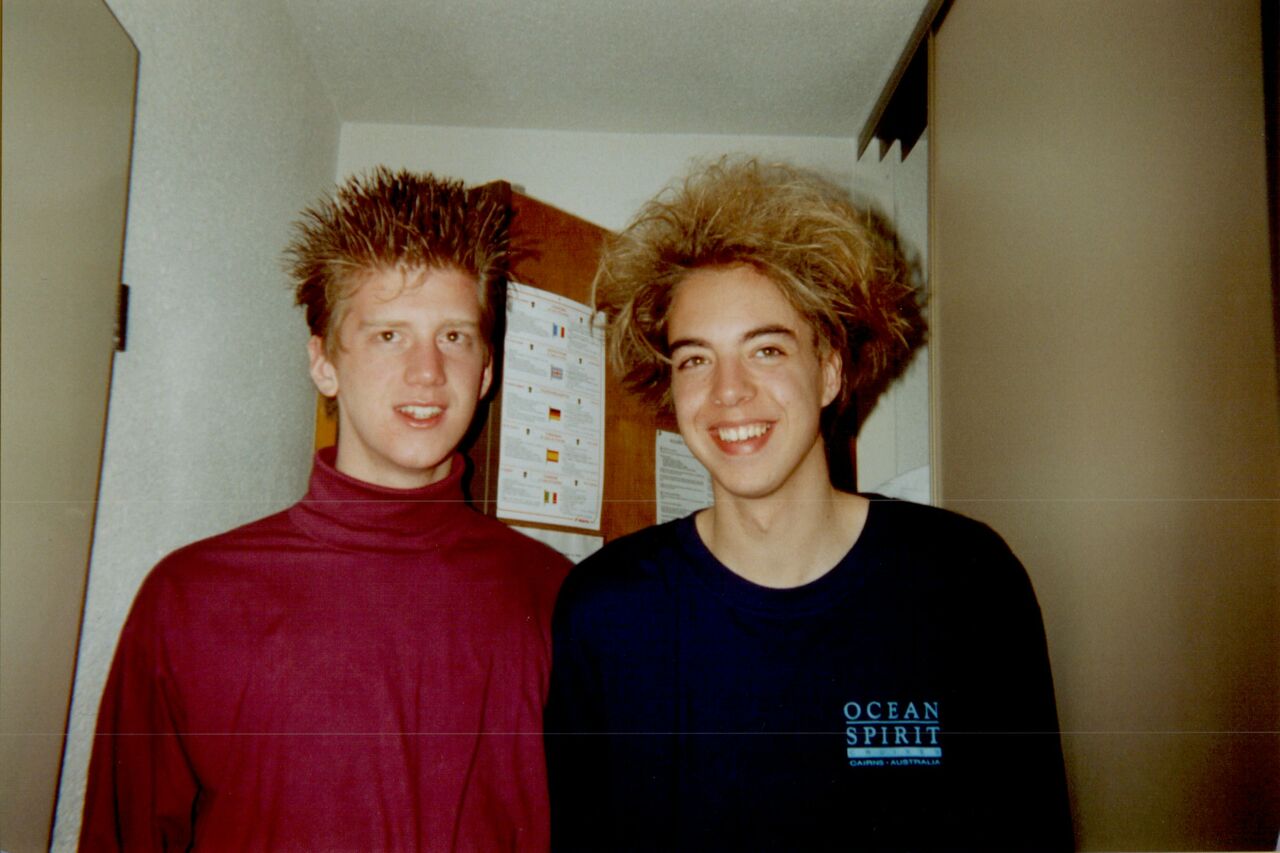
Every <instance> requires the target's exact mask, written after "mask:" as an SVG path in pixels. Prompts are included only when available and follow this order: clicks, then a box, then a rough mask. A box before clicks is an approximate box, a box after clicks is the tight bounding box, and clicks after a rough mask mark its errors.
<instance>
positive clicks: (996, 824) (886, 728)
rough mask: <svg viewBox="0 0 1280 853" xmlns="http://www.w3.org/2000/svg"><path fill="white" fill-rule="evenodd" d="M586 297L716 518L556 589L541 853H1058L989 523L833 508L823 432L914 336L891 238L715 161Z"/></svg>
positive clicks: (1055, 752)
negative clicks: (973, 851) (666, 418)
mask: <svg viewBox="0 0 1280 853" xmlns="http://www.w3.org/2000/svg"><path fill="white" fill-rule="evenodd" d="M596 293H597V295H596V302H597V306H598V307H599V308H600V309H601V310H603V311H604V312H605V314H606V316H607V318H608V345H609V351H610V356H611V360H612V363H613V365H614V367H615V368H616V369H617V370H618V371H619V372H620V373H621V374H622V375H623V377H624V378H625V380H626V382H627V383H628V384H629V385H630V386H631V387H632V388H633V389H634V390H636V391H638V392H639V393H640V394H642V395H644V397H645V398H647V399H648V400H649V401H650V402H651V403H652V404H653V405H654V406H655V407H661V406H664V405H671V406H673V407H674V410H675V416H676V420H677V423H678V425H679V429H680V433H681V435H682V436H683V438H684V440H685V443H686V444H687V445H688V446H689V448H690V450H691V451H692V452H693V454H694V455H695V456H696V457H697V458H698V459H699V460H700V461H701V462H702V463H703V464H704V465H705V466H706V468H707V470H708V471H709V472H710V473H711V478H712V484H713V491H714V503H713V504H712V506H710V507H708V508H706V509H704V510H702V511H700V512H697V513H695V514H693V515H691V516H689V517H686V518H682V519H679V520H677V521H674V522H670V523H667V524H663V525H660V526H656V527H651V528H649V529H647V530H643V531H640V532H638V533H635V534H632V535H631V536H628V537H625V538H623V539H620V540H618V541H615V542H613V543H611V544H610V545H608V546H606V547H605V548H604V549H603V550H601V551H600V552H598V553H597V554H595V555H593V556H592V557H591V558H589V559H588V560H586V561H585V562H583V563H582V564H580V565H579V566H578V567H577V568H576V569H575V570H574V571H573V572H571V574H570V576H569V578H568V580H567V581H566V582H565V585H564V588H563V589H562V591H561V595H560V600H559V602H558V604H557V607H556V616H555V620H554V627H553V638H554V640H553V646H554V655H553V660H554V664H553V667H552V676H551V696H550V699H549V701H548V706H547V713H546V726H547V749H548V765H549V770H550V778H551V805H552V846H553V849H561V850H585V849H591V850H596V849H664V850H677V849H686V850H699V851H704V850H720V849H724V850H753V851H755V850H817V849H831V848H836V849H875V850H880V849H902V850H929V849H966V848H983V849H988V848H990V849H1011V848H1012V849H1028V850H1042V849H1059V848H1069V847H1070V846H1071V843H1072V839H1071V824H1070V815H1069V810H1068V806H1067V799H1066V787H1065V779H1064V773H1063V763H1062V753H1061V747H1060V744H1059V735H1058V723H1057V714H1056V710H1055V705H1054V696H1053V685H1052V680H1051V677H1050V672H1049V663H1048V658H1047V653H1046V648H1045V638H1044V630H1043V627H1042V624H1041V619H1040V611H1039V607H1038V605H1037V603H1036V599H1035V595H1034V593H1033V592H1032V589H1031V585H1030V583H1029V581H1028V579H1027V575H1026V573H1025V572H1024V571H1023V568H1022V566H1021V565H1020V564H1019V563H1018V561H1017V559H1016V558H1015V557H1014V556H1013V555H1012V554H1011V553H1010V551H1009V549H1008V548H1007V547H1006V546H1005V544H1004V542H1003V541H1002V540H1001V539H1000V537H999V536H997V535H996V534H995V533H993V532H992V531H991V530H990V529H988V528H987V527H985V526H983V525H982V524H979V523H977V522H975V521H971V520H969V519H966V518H963V517H961V516H959V515H955V514H953V513H950V512H946V511H943V510H939V509H935V508H931V507H926V506H919V505H914V504H909V503H905V502H900V501H894V500H888V499H885V498H881V497H878V496H874V495H872V496H863V495H857V494H850V493H847V492H843V491H840V490H838V489H836V488H835V487H834V486H833V485H832V483H831V479H830V476H829V469H828V462H827V456H826V452H825V451H826V441H825V440H824V437H823V435H824V430H823V427H824V423H826V422H830V421H831V420H832V419H833V417H834V415H835V414H836V413H837V412H838V409H839V407H840V406H842V405H844V404H845V403H846V402H847V401H848V400H849V398H850V396H851V395H852V394H853V393H854V392H856V391H857V390H858V389H860V388H865V387H874V386H875V385H876V383H878V382H880V381H881V380H882V379H883V378H884V374H885V372H886V371H890V370H892V369H894V368H895V366H898V365H901V363H902V362H903V360H904V359H905V357H906V356H907V355H908V353H909V351H910V347H911V345H912V343H913V341H915V340H917V339H918V337H919V334H920V333H921V332H922V328H923V327H922V325H921V322H920V314H919V308H918V306H917V302H916V297H915V293H914V291H913V288H912V284H911V275H910V270H909V268H908V265H907V264H906V262H905V261H904V260H903V257H902V254H901V252H900V250H899V248H898V245H897V241H896V239H895V238H894V237H893V236H892V234H891V233H890V232H889V231H888V230H887V228H886V227H885V226H884V225H883V223H882V222H881V220H879V219H878V218H877V217H875V216H873V215H872V214H870V213H868V212H866V211H863V210H860V209H859V208H857V207H856V206H854V205H853V204H852V203H851V202H849V200H848V199H847V196H846V195H845V194H844V193H843V192H841V191H839V190H838V189H836V188H834V187H833V186H832V185H831V184H829V183H827V182H825V181H823V180H821V179H819V178H817V177H815V176H813V175H810V174H808V173H805V172H802V171H800V170H797V169H794V168H790V167H787V166H782V165H765V164H761V163H759V162H756V161H753V160H743V159H726V160H722V161H720V162H718V163H715V164H712V165H710V166H709V167H705V168H703V169H702V170H700V171H698V172H696V173H694V174H693V175H692V176H691V177H689V178H688V179H687V180H685V181H684V182H683V183H681V184H677V185H675V186H674V187H672V188H670V189H669V190H667V191H666V192H664V193H663V194H661V195H660V196H658V197H657V198H656V199H654V200H653V201H651V202H649V203H648V204H647V205H646V206H645V207H644V208H642V209H641V211H640V213H639V214H638V216H637V217H636V219H635V220H634V221H633V222H632V223H631V225H630V226H629V227H628V228H627V229H626V230H625V231H623V232H622V233H621V234H620V235H618V236H617V237H616V238H615V239H613V241H612V242H611V243H610V244H609V245H608V246H607V247H606V251H605V255H604V258H603V260H602V263H601V268H600V272H599V277H598V280H597V291H596Z"/></svg>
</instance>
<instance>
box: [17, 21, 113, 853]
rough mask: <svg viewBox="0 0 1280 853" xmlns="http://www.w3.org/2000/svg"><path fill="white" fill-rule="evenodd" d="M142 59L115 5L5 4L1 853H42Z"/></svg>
mask: <svg viewBox="0 0 1280 853" xmlns="http://www.w3.org/2000/svg"><path fill="white" fill-rule="evenodd" d="M137 55H138V54H137V51H136V50H135V49H134V47H133V44H132V42H131V41H130V40H129V38H128V36H127V35H126V34H125V32H124V30H123V29H122V28H121V27H120V25H119V24H118V23H117V22H116V20H115V18H114V17H113V16H112V14H111V12H110V10H109V9H108V8H107V6H106V4H105V3H104V2H103V0H4V60H3V61H4V69H3V73H4V78H3V80H4V122H3V134H4V137H3V144H4V149H3V163H4V166H3V170H4V173H3V193H4V202H3V237H2V240H3V246H2V247H0V252H2V253H3V271H2V273H0V275H2V278H0V283H2V287H3V290H2V291H0V293H2V299H3V306H2V314H0V317H2V323H3V326H2V328H0V347H2V353H0V358H2V359H3V361H2V363H0V370H2V373H0V395H2V396H0V466H2V470H0V849H3V850H5V851H7V853H25V851H29V850H45V849H47V848H48V845H49V832H50V826H51V822H52V818H53V807H54V798H55V792H56V790H57V788H56V785H57V778H58V770H59V767H60V765H61V760H62V747H63V732H64V730H65V728H66V719H67V707H68V704H69V702H70V698H71V681H72V674H73V671H74V665H75V653H76V643H77V639H78V636H79V631H80V618H81V611H82V608H83V602H84V586H85V578H86V574H87V568H88V557H89V545H90V541H91V539H92V535H93V519H94V508H95V503H96V497H97V491H98V474H99V470H100V462H101V456H102V439H103V425H104V422H105V417H106V409H107V394H108V386H109V384H110V376H111V358H112V351H113V329H114V325H115V314H116V309H115V306H116V292H117V285H118V283H119V281H120V259H121V251H122V248H123V237H124V220H125V203H126V197H127V192H128V184H129V152H130V142H131V139H132V132H133V131H132V128H133V100H134V83H135V80H136V69H137Z"/></svg>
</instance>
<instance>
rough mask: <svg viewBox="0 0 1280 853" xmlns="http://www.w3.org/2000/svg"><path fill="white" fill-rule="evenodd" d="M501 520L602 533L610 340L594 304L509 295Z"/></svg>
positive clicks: (545, 294)
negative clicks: (606, 371)
mask: <svg viewBox="0 0 1280 853" xmlns="http://www.w3.org/2000/svg"><path fill="white" fill-rule="evenodd" d="M504 341H505V344H504V347H505V349H504V353H503V361H502V427H501V432H500V439H499V450H498V508H497V512H498V517H499V518H505V519H508V520H512V521H540V522H543V523H545V524H557V525H562V526H565V527H580V528H584V529H590V530H597V529H599V527H600V503H601V497H602V495H601V490H602V486H603V483H604V333H603V332H602V331H601V330H599V329H598V328H593V325H592V311H591V308H590V307H589V306H587V305H584V304H582V303H581V302H575V301H573V300H572V299H567V298H565V297H563V296H560V295H558V294H555V293H551V292H549V291H546V290H540V289H538V288H536V287H531V286H529V285H526V284H520V283H518V282H511V283H510V284H509V285H508V287H507V331H506V337H505V339H504Z"/></svg>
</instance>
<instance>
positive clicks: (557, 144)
mask: <svg viewBox="0 0 1280 853" xmlns="http://www.w3.org/2000/svg"><path fill="white" fill-rule="evenodd" d="M877 146H878V143H877V144H873V145H872V146H871V147H870V148H868V150H867V152H866V154H865V155H864V156H863V157H862V159H861V161H859V160H858V159H857V157H856V143H855V141H854V140H853V139H845V138H825V137H780V136H711V135H678V134H626V133H580V132H568V131H537V130H496V129H479V128H456V127H426V126H417V125H388V124H354V123H348V124H345V125H343V128H342V143H341V146H340V147H339V151H338V175H339V176H340V177H341V178H345V177H346V176H347V175H350V174H353V173H356V172H360V171H363V170H365V169H368V168H371V167H373V166H376V165H378V164H385V165H388V166H392V167H395V168H400V167H403V168H410V169H419V170H425V171H432V172H435V173H437V174H442V175H449V176H452V177H456V178H461V179H462V180H464V181H466V182H468V183H483V182H486V181H494V180H507V181H510V182H511V183H513V184H516V185H517V186H519V187H521V188H522V189H523V191H524V192H525V193H526V194H528V195H530V196H533V197H534V198H537V199H539V200H540V201H545V202H547V203H549V204H553V205H555V206H557V207H559V208H561V209H562V210H565V211H568V212H569V213H572V214H575V215H577V216H580V217H582V218H584V219H587V220H590V221H592V222H594V223H596V224H597V225H601V226H603V227H605V228H609V229H611V230H618V229H620V228H622V227H623V226H625V225H626V224H627V222H628V221H629V220H630V218H631V216H632V215H633V214H634V213H635V212H636V210H637V209H638V208H639V207H640V205H641V204H643V203H644V202H646V201H647V200H648V199H649V198H650V197H652V196H653V195H654V194H655V193H656V192H657V191H658V190H660V189H661V188H662V187H664V186H666V185H667V184H668V183H669V182H670V181H672V180H673V179H674V178H676V177H678V176H680V175H683V174H684V173H685V172H686V171H687V170H688V168H689V164H690V161H691V160H693V159H694V158H714V157H718V156H719V155H721V154H727V153H747V154H757V155H760V156H762V157H766V158H777V159H782V160H787V161H790V162H792V163H795V164H797V165H800V166H805V167H808V168H812V169H815V170H817V171H819V172H821V173H823V174H825V175H826V176H828V177H829V178H831V179H832V180H835V181H836V182H837V183H839V184H841V185H843V186H846V187H850V188H851V189H852V190H853V192H854V194H855V196H857V197H858V198H859V199H860V200H863V201H866V202H870V203H872V204H874V205H876V206H877V207H879V208H880V210H881V211H882V212H883V213H885V214H886V215H888V216H889V218H890V219H891V221H893V222H895V223H897V225H898V227H899V230H900V232H901V236H902V238H903V241H904V244H905V247H906V248H907V250H908V252H909V253H910V252H914V253H917V254H918V255H919V257H920V260H921V264H922V267H923V264H924V262H925V260H926V257H925V254H924V253H925V246H926V240H927V225H928V210H927V201H928V190H927V187H928V139H927V137H925V138H922V139H921V141H920V142H919V144H918V145H917V146H916V147H915V148H914V149H913V150H912V152H911V156H910V157H908V158H907V160H906V161H901V160H900V156H899V150H898V148H897V146H896V144H895V147H894V148H893V149H892V150H891V151H890V152H889V153H888V156H886V157H885V158H884V160H883V161H881V160H879V157H878V154H879V149H878V147H877ZM928 399H929V394H928V354H927V352H924V351H922V352H921V353H919V354H918V355H917V357H916V359H915V360H914V361H913V363H912V365H911V368H910V369H909V371H908V372H907V374H906V375H905V376H904V377H903V378H902V379H901V380H899V382H897V383H895V384H894V385H893V386H892V387H891V388H890V389H889V390H888V391H887V392H886V393H885V394H884V396H883V397H882V398H881V401H880V403H879V404H878V405H877V407H876V410H875V411H874V412H873V413H872V416H871V417H870V418H869V419H868V421H867V423H866V425H865V426H864V427H863V430H862V433H861V435H860V437H859V442H858V468H859V471H858V481H859V487H860V488H864V489H879V490H883V491H886V492H888V493H890V494H894V495H899V496H903V497H911V498H913V499H916V500H924V501H927V500H928V499H929V492H928V479H929V473H928V471H929V468H928V463H929V418H928Z"/></svg>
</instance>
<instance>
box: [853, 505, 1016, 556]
mask: <svg viewBox="0 0 1280 853" xmlns="http://www.w3.org/2000/svg"><path fill="white" fill-rule="evenodd" d="M866 497H867V498H869V499H870V500H871V505H872V508H871V514H870V518H871V519H872V522H871V524H872V525H874V526H873V527H872V529H873V530H874V531H875V535H876V537H877V539H879V540H882V541H883V542H884V543H886V544H889V543H893V544H896V545H899V546H901V547H903V548H908V549H911V548H914V549H929V550H937V551H946V552H948V553H951V554H957V553H959V554H970V553H972V554H975V555H977V556H984V555H991V554H998V553H1008V551H1009V546H1008V545H1007V544H1006V543H1005V541H1004V539H1003V538H1001V536H1000V534H998V533H996V532H995V531H994V530H992V529H991V528H990V527H989V526H987V525H986V524H984V523H983V522H981V521H978V520H976V519H973V518H969V517H968V516H965V515H961V514H960V513H958V512H953V511H951V510H948V509H942V508H940V507H935V506H928V505H926V504H917V503H911V502H910V501H903V500H898V499H897V498H886V497H883V496H881V495H867V496H866Z"/></svg>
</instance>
